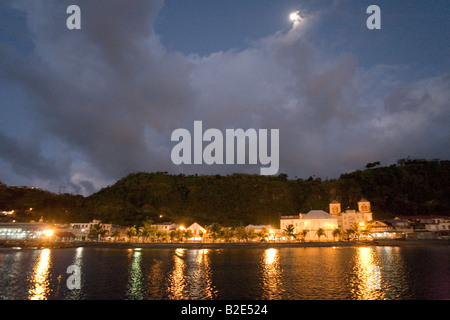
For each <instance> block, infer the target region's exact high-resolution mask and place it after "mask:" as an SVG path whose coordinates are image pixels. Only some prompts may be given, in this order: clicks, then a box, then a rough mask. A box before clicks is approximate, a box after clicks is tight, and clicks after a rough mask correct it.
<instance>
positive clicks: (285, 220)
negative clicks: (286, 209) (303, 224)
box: [280, 215, 300, 234]
mask: <svg viewBox="0 0 450 320" xmlns="http://www.w3.org/2000/svg"><path fill="white" fill-rule="evenodd" d="M289 225H292V226H293V227H294V234H296V233H300V215H296V216H281V218H280V229H281V231H284V230H286V228H287V227H288V226H289Z"/></svg>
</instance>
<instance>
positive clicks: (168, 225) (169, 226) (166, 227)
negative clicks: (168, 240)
mask: <svg viewBox="0 0 450 320" xmlns="http://www.w3.org/2000/svg"><path fill="white" fill-rule="evenodd" d="M152 226H153V227H156V228H157V229H158V230H161V231H166V232H170V231H172V230H176V229H177V228H178V225H177V224H175V223H172V222H161V223H154V224H152Z"/></svg>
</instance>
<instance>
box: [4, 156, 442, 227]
mask: <svg viewBox="0 0 450 320" xmlns="http://www.w3.org/2000/svg"><path fill="white" fill-rule="evenodd" d="M362 197H364V198H366V199H368V200H369V201H370V202H371V203H372V211H373V217H374V219H386V218H392V217H395V216H402V215H431V214H438V215H450V161H440V160H434V161H425V160H410V159H407V160H404V159H402V160H399V161H398V163H397V164H395V165H391V166H387V167H379V162H375V163H371V164H368V165H367V167H366V169H365V170H358V171H355V172H352V173H348V174H343V175H341V176H340V177H339V178H338V179H332V180H321V179H320V178H312V177H310V178H309V179H306V180H305V179H295V180H292V179H288V177H287V176H286V175H284V174H280V175H278V176H274V177H268V176H259V175H248V174H233V175H228V176H220V175H210V176H201V175H195V176H186V175H169V174H167V173H161V172H157V173H145V172H138V173H132V174H129V175H128V176H126V177H124V178H123V179H121V180H119V181H117V182H116V183H115V184H114V185H112V186H108V187H106V188H104V189H102V190H100V191H99V192H97V193H95V194H93V195H91V196H89V197H83V196H79V195H78V196H74V195H69V194H54V193H50V192H47V191H43V190H36V189H29V188H17V187H7V186H5V185H4V184H1V185H0V210H15V211H16V212H17V214H16V218H17V219H18V220H19V221H20V220H22V221H29V220H36V221H37V220H39V219H40V218H41V217H43V219H44V220H45V221H55V222H86V221H90V220H92V219H100V220H102V221H103V222H105V223H106V222H112V223H115V224H120V225H125V226H131V225H140V224H141V223H142V221H143V220H145V219H146V218H151V219H153V220H154V221H156V222H157V221H172V222H175V223H184V224H189V223H191V222H194V221H197V222H199V223H201V224H211V223H213V222H218V223H219V224H222V225H225V226H236V225H246V224H249V223H252V224H271V225H273V226H278V224H279V218H280V216H281V215H295V214H298V213H299V212H303V213H306V212H308V211H309V210H311V209H321V210H325V211H327V212H328V204H329V203H330V202H331V201H332V200H337V201H339V202H341V204H342V209H344V210H345V209H346V208H350V209H356V208H357V202H358V201H359V200H360V199H361V198H362ZM30 208H33V209H32V210H31V209H30ZM160 215H162V217H161V218H160Z"/></svg>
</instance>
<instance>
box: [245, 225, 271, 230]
mask: <svg viewBox="0 0 450 320" xmlns="http://www.w3.org/2000/svg"><path fill="white" fill-rule="evenodd" d="M244 229H245V231H248V230H250V229H252V230H253V231H255V232H259V231H267V232H270V230H273V228H272V226H270V225H264V224H260V225H253V224H249V225H248V226H246V227H245V228H244Z"/></svg>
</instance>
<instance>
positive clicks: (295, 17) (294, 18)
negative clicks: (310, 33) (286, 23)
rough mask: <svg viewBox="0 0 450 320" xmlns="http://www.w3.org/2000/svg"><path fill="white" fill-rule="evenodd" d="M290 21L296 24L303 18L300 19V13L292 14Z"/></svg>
mask: <svg viewBox="0 0 450 320" xmlns="http://www.w3.org/2000/svg"><path fill="white" fill-rule="evenodd" d="M289 19H290V20H291V21H292V22H294V23H298V22H300V20H301V17H300V14H299V11H295V12H292V13H291V14H290V15H289Z"/></svg>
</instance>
